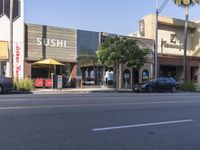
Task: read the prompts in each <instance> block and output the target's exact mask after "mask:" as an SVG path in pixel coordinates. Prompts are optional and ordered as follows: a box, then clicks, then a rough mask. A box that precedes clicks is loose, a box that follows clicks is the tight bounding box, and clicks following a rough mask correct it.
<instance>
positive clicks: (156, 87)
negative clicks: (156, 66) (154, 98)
mask: <svg viewBox="0 0 200 150" xmlns="http://www.w3.org/2000/svg"><path fill="white" fill-rule="evenodd" d="M178 88H179V83H178V82H177V81H176V80H175V79H173V78H168V77H159V78H156V79H152V80H150V81H147V82H144V83H138V84H135V85H133V90H134V91H136V92H145V91H146V92H150V93H151V92H165V91H169V92H172V93H175V92H177V89H178Z"/></svg>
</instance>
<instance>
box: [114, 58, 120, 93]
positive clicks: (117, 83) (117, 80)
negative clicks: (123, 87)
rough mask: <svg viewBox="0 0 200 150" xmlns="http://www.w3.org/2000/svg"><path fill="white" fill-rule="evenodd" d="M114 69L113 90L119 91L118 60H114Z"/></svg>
mask: <svg viewBox="0 0 200 150" xmlns="http://www.w3.org/2000/svg"><path fill="white" fill-rule="evenodd" d="M115 68H116V69H115V70H116V77H115V80H116V85H115V91H119V61H116V63H115Z"/></svg>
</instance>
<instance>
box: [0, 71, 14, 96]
mask: <svg viewBox="0 0 200 150" xmlns="http://www.w3.org/2000/svg"><path fill="white" fill-rule="evenodd" d="M13 87H14V86H13V82H12V79H11V78H7V77H4V76H2V75H0V94H1V93H3V92H5V91H11V90H13V89H14V88H13Z"/></svg>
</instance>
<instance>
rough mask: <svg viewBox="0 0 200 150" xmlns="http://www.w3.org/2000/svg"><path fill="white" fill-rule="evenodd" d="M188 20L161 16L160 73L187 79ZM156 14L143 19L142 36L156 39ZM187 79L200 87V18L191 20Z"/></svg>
mask: <svg viewBox="0 0 200 150" xmlns="http://www.w3.org/2000/svg"><path fill="white" fill-rule="evenodd" d="M184 25H185V21H184V20H180V19H175V18H170V17H164V16H159V17H158V65H157V69H158V72H157V73H158V76H171V77H174V78H175V79H177V80H178V81H181V80H182V79H183V55H184V51H183V43H184ZM155 30H156V16H155V15H154V14H150V15H147V16H145V17H143V18H142V19H141V20H140V36H141V37H144V38H149V39H153V40H155V35H156V34H155ZM187 56H188V57H187V79H188V80H192V81H193V82H194V83H196V84H197V85H198V86H200V21H195V22H189V27H188V35H187Z"/></svg>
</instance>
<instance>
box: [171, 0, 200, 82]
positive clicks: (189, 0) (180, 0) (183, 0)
mask: <svg viewBox="0 0 200 150" xmlns="http://www.w3.org/2000/svg"><path fill="white" fill-rule="evenodd" d="M173 1H174V3H175V4H176V5H178V6H182V7H185V29H184V63H183V80H184V81H186V80H187V30H188V18H189V7H190V6H192V5H194V4H196V3H200V0H173Z"/></svg>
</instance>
